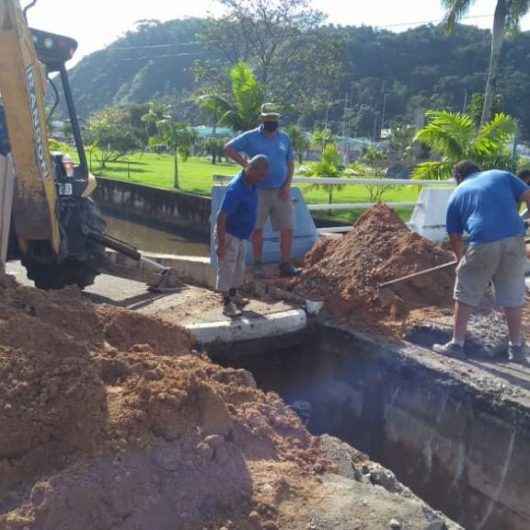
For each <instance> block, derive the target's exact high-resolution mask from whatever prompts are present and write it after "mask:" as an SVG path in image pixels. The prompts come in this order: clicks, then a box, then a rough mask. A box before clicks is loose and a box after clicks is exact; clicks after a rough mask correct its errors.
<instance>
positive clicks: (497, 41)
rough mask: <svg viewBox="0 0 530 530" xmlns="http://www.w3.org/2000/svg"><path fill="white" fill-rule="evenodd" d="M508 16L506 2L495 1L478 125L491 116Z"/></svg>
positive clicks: (484, 122)
mask: <svg viewBox="0 0 530 530" xmlns="http://www.w3.org/2000/svg"><path fill="white" fill-rule="evenodd" d="M507 16H508V7H507V0H497V7H496V8H495V17H494V20H493V30H492V35H491V52H490V65H489V70H488V81H487V82H486V92H485V94H484V107H483V109H482V118H481V120H480V125H481V126H482V125H485V124H486V123H488V122H489V121H490V120H491V118H492V116H491V112H492V108H493V101H494V98H495V95H496V92H497V69H498V66H499V61H500V58H501V51H502V45H503V44H504V37H505V34H506V18H507Z"/></svg>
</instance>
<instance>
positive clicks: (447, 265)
mask: <svg viewBox="0 0 530 530" xmlns="http://www.w3.org/2000/svg"><path fill="white" fill-rule="evenodd" d="M456 264H457V261H456V260H454V261H450V262H449V263H444V264H443V265H438V266H436V267H431V268H430V269H425V270H423V271H419V272H414V273H412V274H407V276H402V277H401V278H396V279H395V280H390V281H388V282H384V283H380V284H379V286H378V287H379V289H384V288H385V287H390V286H392V285H395V284H396V283H401V282H404V281H406V280H412V279H413V278H418V277H419V276H424V275H426V274H430V273H431V272H438V271H441V270H444V269H449V268H450V267H454V266H455V265H456Z"/></svg>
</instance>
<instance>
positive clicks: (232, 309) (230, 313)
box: [223, 300, 243, 318]
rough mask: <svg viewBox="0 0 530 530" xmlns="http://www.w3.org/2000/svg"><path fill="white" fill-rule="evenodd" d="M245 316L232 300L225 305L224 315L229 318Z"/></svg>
mask: <svg viewBox="0 0 530 530" xmlns="http://www.w3.org/2000/svg"><path fill="white" fill-rule="evenodd" d="M242 314H243V312H242V311H241V309H239V307H237V306H236V304H235V303H234V302H233V301H232V300H228V301H225V302H224V303H223V315H225V316H226V317H229V318H237V317H240V316H241V315H242Z"/></svg>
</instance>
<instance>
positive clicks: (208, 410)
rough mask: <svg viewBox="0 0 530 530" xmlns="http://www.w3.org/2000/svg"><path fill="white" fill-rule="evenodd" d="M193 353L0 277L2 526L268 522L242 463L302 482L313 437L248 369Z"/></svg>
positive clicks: (174, 330) (103, 528)
mask: <svg viewBox="0 0 530 530" xmlns="http://www.w3.org/2000/svg"><path fill="white" fill-rule="evenodd" d="M192 348H193V343H192V340H191V337H190V336H189V335H188V333H187V332H186V331H184V330H183V329H181V328H179V327H177V326H174V325H169V324H167V323H164V322H162V321H161V320H158V319H154V318H150V317H146V316H142V315H140V314H136V313H131V312H129V311H126V310H122V309H118V308H111V307H106V306H95V305H93V304H92V303H90V302H88V301H87V300H86V299H85V298H84V297H83V295H82V294H81V293H80V292H79V291H78V290H77V289H66V290H64V291H60V292H47V293H45V292H42V291H38V290H35V289H31V288H26V287H20V286H18V285H17V284H16V283H15V282H14V281H13V280H12V279H10V278H9V277H2V278H0V381H2V384H1V385H0V528H2V529H5V530H14V529H21V528H25V529H28V530H36V529H38V530H51V529H57V528H68V530H76V529H79V530H86V529H87V528H90V529H91V530H108V529H110V528H123V529H129V528H130V529H132V528H145V529H147V528H157V529H160V530H164V529H166V528H167V529H168V530H169V529H171V530H174V529H175V528H182V529H186V528H193V529H195V528H203V527H204V526H206V525H208V524H210V523H211V524H213V526H212V527H215V528H219V527H220V526H222V525H221V524H219V525H218V524H217V523H218V522H219V521H221V522H223V521H225V520H227V519H229V518H230V519H232V520H237V519H238V517H239V518H241V520H243V521H246V520H247V519H248V515H249V513H250V512H251V511H252V510H255V509H257V508H259V509H258V511H257V514H256V515H254V516H253V517H254V519H255V520H256V521H258V522H259V521H262V522H263V523H265V522H267V520H268V519H271V520H274V517H275V515H274V509H272V508H268V507H267V506H265V507H263V506H261V505H259V506H258V504H257V502H256V499H255V493H254V491H253V486H252V484H253V479H252V477H251V473H252V470H251V468H252V466H255V465H257V466H258V468H259V469H261V467H262V466H261V464H260V465H258V464H259V463H261V462H265V463H266V465H268V466H273V465H274V464H278V465H281V464H282V463H283V465H285V466H287V467H286V468H285V469H284V471H285V470H287V472H288V473H289V474H292V475H293V476H295V477H296V476H304V475H305V476H308V475H311V474H313V473H314V471H313V469H314V467H315V466H316V468H317V469H319V470H321V469H324V467H325V465H326V463H325V462H324V461H322V456H321V454H320V451H319V449H318V441H317V440H316V439H315V438H313V437H311V436H310V435H309V433H308V432H307V431H306V430H305V428H304V426H303V425H302V423H301V422H300V420H299V418H298V417H297V416H296V414H295V413H294V412H293V411H292V410H291V409H289V408H288V407H287V406H286V405H285V404H284V403H283V402H282V401H281V400H280V398H279V397H278V396H277V395H274V394H267V395H266V394H264V393H263V392H261V391H259V390H258V389H257V388H256V384H255V382H254V379H253V377H252V375H251V374H250V373H248V372H246V371H243V370H231V369H223V368H221V367H219V366H217V365H214V364H212V363H211V362H210V361H209V360H208V359H207V358H206V357H202V356H200V355H199V354H197V353H196V352H193V349H192ZM255 463H257V464H255ZM261 471H263V469H261ZM278 480H279V479H278ZM280 482H281V481H280ZM280 482H278V484H279V486H278V487H283V486H281V484H280ZM260 506H261V507H260ZM256 507H257V508H256ZM225 515H226V517H225ZM228 515H229V516H230V517H229V516H228ZM256 521H255V522H256ZM213 522H215V524H214V523H213ZM260 524H261V523H260ZM246 527H247V526H246V523H245V525H244V526H241V525H238V526H237V528H246ZM251 527H252V528H253V527H255V525H254V526H249V528H251Z"/></svg>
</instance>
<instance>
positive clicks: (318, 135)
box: [311, 128, 335, 154]
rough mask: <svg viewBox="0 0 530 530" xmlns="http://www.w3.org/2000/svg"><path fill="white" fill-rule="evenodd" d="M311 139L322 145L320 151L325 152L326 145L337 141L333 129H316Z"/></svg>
mask: <svg viewBox="0 0 530 530" xmlns="http://www.w3.org/2000/svg"><path fill="white" fill-rule="evenodd" d="M311 141H312V142H313V143H314V144H316V145H318V146H319V147H320V152H321V153H322V154H324V151H325V149H326V146H327V145H329V144H334V143H335V135H334V134H333V132H332V131H331V129H328V128H324V129H316V130H315V131H313V134H312V135H311Z"/></svg>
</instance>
